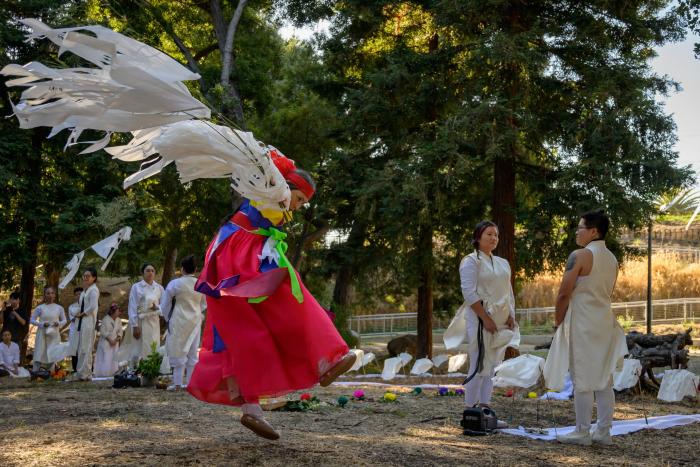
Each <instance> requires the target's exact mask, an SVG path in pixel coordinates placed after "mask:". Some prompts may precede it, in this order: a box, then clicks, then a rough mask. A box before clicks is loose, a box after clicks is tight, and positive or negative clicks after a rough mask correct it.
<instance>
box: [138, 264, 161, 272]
mask: <svg viewBox="0 0 700 467" xmlns="http://www.w3.org/2000/svg"><path fill="white" fill-rule="evenodd" d="M148 266H151V267H152V268H153V270H154V271H158V270H157V269H156V265H155V264H153V263H150V262H148V261H146V262H145V263H143V264H142V265H141V274H143V272H144V271H145V270H146V268H147V267H148Z"/></svg>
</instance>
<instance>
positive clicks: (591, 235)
mask: <svg viewBox="0 0 700 467" xmlns="http://www.w3.org/2000/svg"><path fill="white" fill-rule="evenodd" d="M596 238H598V229H596V228H595V227H593V228H591V229H589V228H588V227H586V221H584V220H583V219H581V220H580V221H579V223H578V227H576V244H577V245H578V246H584V247H585V246H586V245H588V244H589V243H591V242H592V241H593V240H595V239H596Z"/></svg>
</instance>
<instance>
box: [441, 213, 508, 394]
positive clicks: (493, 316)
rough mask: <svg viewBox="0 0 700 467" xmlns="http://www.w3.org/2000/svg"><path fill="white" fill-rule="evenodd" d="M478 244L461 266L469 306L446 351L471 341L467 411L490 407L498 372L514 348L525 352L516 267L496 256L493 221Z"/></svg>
mask: <svg viewBox="0 0 700 467" xmlns="http://www.w3.org/2000/svg"><path fill="white" fill-rule="evenodd" d="M472 244H473V246H474V248H475V251H474V252H473V253H471V254H469V255H467V256H466V257H464V259H462V262H461V263H460V266H459V275H460V280H461V288H462V295H463V296H464V304H463V305H462V307H460V309H459V310H458V311H457V314H456V315H455V317H454V319H453V320H452V323H451V324H450V327H449V328H448V330H447V331H446V332H445V337H444V340H445V346H446V347H447V348H448V349H452V348H456V347H457V346H459V344H461V342H462V341H463V340H464V339H465V338H466V339H467V350H468V353H469V372H468V373H467V374H468V380H467V383H466V385H465V392H464V403H465V406H466V407H473V406H475V405H476V404H477V403H478V404H480V405H481V406H486V407H488V406H489V404H490V403H491V393H492V392H493V381H492V378H493V376H494V368H495V367H496V366H497V365H498V364H499V363H500V362H501V361H502V360H503V357H504V354H505V351H506V348H507V347H508V346H511V347H516V348H517V347H518V346H519V343H520V333H519V332H518V330H517V326H516V323H515V299H514V297H513V289H512V287H511V282H510V279H511V271H510V265H509V264H508V261H507V260H506V259H504V258H500V257H498V256H496V255H494V254H493V250H495V249H496V246H497V245H498V226H496V224H494V223H493V222H491V221H482V222H480V223H479V224H477V226H476V228H475V229H474V235H473V240H472ZM480 342H481V346H480ZM480 347H481V349H480Z"/></svg>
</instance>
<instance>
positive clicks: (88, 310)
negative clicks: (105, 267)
mask: <svg viewBox="0 0 700 467" xmlns="http://www.w3.org/2000/svg"><path fill="white" fill-rule="evenodd" d="M99 298H100V291H99V290H98V289H97V287H92V288H91V289H90V290H89V291H88V292H87V293H86V294H85V299H84V300H85V306H84V307H83V312H84V313H85V314H86V315H93V316H94V317H95V318H97V309H98V300H99Z"/></svg>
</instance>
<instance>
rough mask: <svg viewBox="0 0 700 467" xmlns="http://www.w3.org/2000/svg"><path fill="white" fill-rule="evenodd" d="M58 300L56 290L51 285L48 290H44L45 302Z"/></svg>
mask: <svg viewBox="0 0 700 467" xmlns="http://www.w3.org/2000/svg"><path fill="white" fill-rule="evenodd" d="M55 301H56V291H55V290H54V288H53V287H49V288H47V289H46V290H44V302H45V303H53V302H55Z"/></svg>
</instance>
